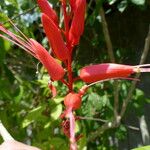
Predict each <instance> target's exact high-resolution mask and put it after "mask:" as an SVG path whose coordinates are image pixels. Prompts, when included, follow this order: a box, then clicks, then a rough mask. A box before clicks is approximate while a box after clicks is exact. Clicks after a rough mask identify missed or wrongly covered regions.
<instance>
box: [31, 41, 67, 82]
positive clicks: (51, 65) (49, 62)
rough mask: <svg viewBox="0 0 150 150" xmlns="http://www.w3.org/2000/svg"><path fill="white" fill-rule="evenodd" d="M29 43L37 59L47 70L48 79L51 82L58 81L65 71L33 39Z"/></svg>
mask: <svg viewBox="0 0 150 150" xmlns="http://www.w3.org/2000/svg"><path fill="white" fill-rule="evenodd" d="M30 42H31V43H32V46H33V48H34V50H35V54H36V56H37V58H38V59H39V60H40V62H41V63H42V64H43V65H44V67H45V68H46V69H47V71H48V73H49V75H50V77H51V78H52V79H53V80H60V79H61V78H62V77H63V76H64V74H65V71H64V69H63V68H62V66H61V65H59V64H58V63H57V62H56V60H55V59H54V58H53V57H52V56H51V55H50V54H49V53H48V51H47V50H46V49H45V48H44V47H43V46H42V45H41V44H40V43H38V42H37V41H35V40H33V39H30Z"/></svg>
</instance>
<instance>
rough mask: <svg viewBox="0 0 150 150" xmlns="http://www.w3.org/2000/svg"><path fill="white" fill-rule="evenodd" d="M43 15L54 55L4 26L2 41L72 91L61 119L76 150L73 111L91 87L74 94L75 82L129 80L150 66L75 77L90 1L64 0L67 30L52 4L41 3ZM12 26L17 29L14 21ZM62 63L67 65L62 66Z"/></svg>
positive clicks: (108, 66)
mask: <svg viewBox="0 0 150 150" xmlns="http://www.w3.org/2000/svg"><path fill="white" fill-rule="evenodd" d="M37 3H38V6H39V8H40V10H41V12H42V14H41V21H42V25H43V29H44V31H45V34H46V37H47V39H48V42H49V45H50V47H51V49H52V54H53V55H51V54H50V53H49V52H48V51H47V50H46V49H45V48H44V47H43V46H42V45H41V44H40V43H38V42H37V41H36V40H34V39H31V38H27V37H26V36H25V35H24V34H23V33H22V32H21V31H20V30H19V29H18V31H19V33H20V34H21V35H22V37H20V36H18V35H16V34H14V33H12V32H10V31H9V30H7V29H6V28H5V27H4V26H3V25H2V24H0V31H1V32H2V33H0V37H2V38H4V39H6V40H9V41H10V42H12V43H14V44H16V45H18V46H19V47H21V48H22V49H24V50H25V51H26V52H28V53H29V54H31V55H32V56H34V57H35V58H36V59H38V60H39V61H40V62H41V63H42V64H43V66H44V67H45V68H46V70H47V72H48V74H49V76H50V79H51V82H53V81H60V82H62V83H63V84H65V85H66V86H67V87H68V94H67V95H66V97H65V98H64V105H65V108H66V109H65V111H64V112H63V114H62V115H61V118H62V119H63V122H62V128H63V131H64V134H65V135H66V136H67V137H68V138H69V139H70V149H71V150H76V149H77V145H76V141H77V140H78V139H79V137H80V136H78V137H77V136H76V135H75V121H76V117H75V115H74V113H73V111H75V110H77V109H79V108H80V107H81V103H82V96H83V95H84V94H85V92H86V90H87V88H88V87H89V86H88V85H85V86H83V87H82V88H81V89H79V91H78V92H77V93H75V92H74V89H73V83H74V81H75V78H79V79H81V80H82V81H83V82H85V83H96V82H98V81H105V80H110V79H116V78H128V76H130V75H131V74H133V73H138V72H150V69H149V68H146V67H149V66H150V65H149V64H148V65H138V66H129V65H121V64H112V63H104V64H97V65H90V66H86V67H83V68H82V69H81V70H80V73H79V77H73V73H72V52H73V50H74V47H75V46H76V45H78V44H79V41H80V37H81V35H82V34H83V31H84V21H85V12H86V0H69V1H66V0H61V8H62V10H63V15H64V21H63V25H61V26H63V28H62V27H60V23H59V18H58V16H57V13H56V12H55V10H54V9H53V8H52V7H51V6H50V4H49V2H48V0H37ZM10 23H11V24H12V25H13V26H14V27H15V28H17V27H16V26H15V25H14V24H13V23H12V22H11V21H10ZM56 59H59V60H60V61H61V62H62V63H61V64H63V66H62V65H61V64H59V63H58V62H57V61H56ZM51 82H49V84H48V86H49V88H50V89H51V90H52V93H53V96H55V95H56V93H57V92H56V88H55V87H54V86H53V85H52V84H51Z"/></svg>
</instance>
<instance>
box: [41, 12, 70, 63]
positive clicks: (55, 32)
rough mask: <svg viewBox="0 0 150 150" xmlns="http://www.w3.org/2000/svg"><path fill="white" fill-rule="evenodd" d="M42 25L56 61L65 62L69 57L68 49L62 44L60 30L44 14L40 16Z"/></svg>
mask: <svg viewBox="0 0 150 150" xmlns="http://www.w3.org/2000/svg"><path fill="white" fill-rule="evenodd" d="M42 23H43V27H44V30H45V33H46V36H47V38H48V41H49V43H50V45H51V47H52V50H53V52H54V54H55V55H56V57H57V58H58V59H60V60H62V61H63V60H66V59H67V58H68V56H69V55H68V49H67V47H66V45H65V43H64V40H63V38H62V35H61V31H60V29H59V28H58V27H57V26H56V25H55V24H54V23H53V21H52V20H51V19H50V18H49V17H48V16H47V15H46V14H42Z"/></svg>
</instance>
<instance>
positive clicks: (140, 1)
mask: <svg viewBox="0 0 150 150" xmlns="http://www.w3.org/2000/svg"><path fill="white" fill-rule="evenodd" d="M131 2H132V3H134V4H136V5H144V4H145V0H131Z"/></svg>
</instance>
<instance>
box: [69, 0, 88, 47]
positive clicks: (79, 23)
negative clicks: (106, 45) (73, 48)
mask: <svg viewBox="0 0 150 150" xmlns="http://www.w3.org/2000/svg"><path fill="white" fill-rule="evenodd" d="M70 2H71V5H72V7H73V9H74V16H73V19H72V23H71V27H70V30H69V41H70V43H71V44H72V45H77V44H78V43H79V40H80V36H81V35H82V34H83V30H84V17H85V9H86V0H76V2H75V4H74V2H72V1H70Z"/></svg>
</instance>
